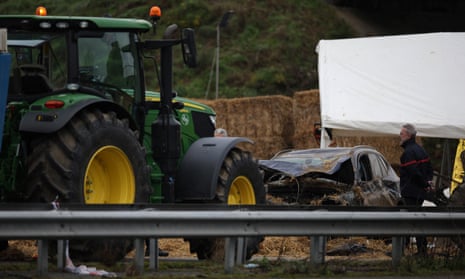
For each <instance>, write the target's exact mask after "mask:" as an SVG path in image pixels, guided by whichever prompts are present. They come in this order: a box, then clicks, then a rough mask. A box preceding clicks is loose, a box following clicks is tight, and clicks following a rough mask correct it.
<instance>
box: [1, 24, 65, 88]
mask: <svg viewBox="0 0 465 279" xmlns="http://www.w3.org/2000/svg"><path fill="white" fill-rule="evenodd" d="M8 50H9V52H10V53H11V56H12V67H11V72H10V82H9V88H8V93H9V94H10V95H15V94H24V95H33V94H44V93H49V92H52V91H53V90H56V89H59V88H63V87H64V86H65V84H66V77H67V67H66V61H67V51H66V43H65V37H64V36H63V35H60V34H48V33H34V34H28V35H27V36H26V35H24V34H21V33H14V32H10V33H9V34H8Z"/></svg>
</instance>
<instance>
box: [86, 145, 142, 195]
mask: <svg viewBox="0 0 465 279" xmlns="http://www.w3.org/2000/svg"><path fill="white" fill-rule="evenodd" d="M135 181H136V180H135V177H134V171H133V169H132V166H131V162H130V161H129V159H128V157H127V156H126V154H124V152H123V151H122V150H121V149H119V148H118V147H116V146H104V147H102V148H100V149H99V150H97V152H95V154H94V155H93V156H92V158H91V159H90V160H89V164H88V165H87V169H86V176H85V181H84V200H85V203H86V204H131V203H134V199H135V192H136V182H135Z"/></svg>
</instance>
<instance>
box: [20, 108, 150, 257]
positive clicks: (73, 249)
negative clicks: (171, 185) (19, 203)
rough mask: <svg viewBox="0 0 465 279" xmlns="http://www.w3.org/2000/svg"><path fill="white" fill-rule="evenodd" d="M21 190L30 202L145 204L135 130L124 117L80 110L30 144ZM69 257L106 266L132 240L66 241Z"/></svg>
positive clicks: (145, 181) (145, 176) (144, 172)
mask: <svg viewBox="0 0 465 279" xmlns="http://www.w3.org/2000/svg"><path fill="white" fill-rule="evenodd" d="M29 148H30V149H32V151H31V154H30V156H28V160H27V166H28V179H27V181H28V182H27V183H28V184H27V191H28V196H29V198H28V199H29V200H30V201H33V202H52V201H54V200H55V199H56V198H58V200H59V201H60V202H61V203H63V204H66V203H67V204H70V205H72V204H77V205H84V204H134V203H142V202H147V201H148V197H149V194H150V185H149V167H148V166H147V164H146V158H145V149H144V148H143V146H142V145H141V144H140V143H139V141H138V137H137V132H136V131H133V130H132V129H131V128H130V127H129V124H128V121H127V120H125V119H120V118H118V117H117V116H116V114H115V113H113V112H102V111H100V110H98V109H93V110H87V111H83V112H81V113H80V114H78V115H77V116H75V117H74V118H73V119H72V120H71V121H70V122H69V123H68V124H67V126H66V127H65V128H63V129H61V130H60V131H58V132H57V133H55V134H53V135H48V136H46V137H43V138H41V139H40V140H39V139H35V140H34V141H33V142H30V147H29ZM69 249H70V250H69V252H70V256H71V258H72V259H77V260H85V261H100V262H103V263H105V264H108V265H111V264H113V263H115V262H116V261H118V260H120V259H122V258H124V256H125V255H126V254H127V253H128V252H129V251H131V250H132V249H133V241H132V240H120V239H117V240H88V241H82V240H72V241H70V242H69Z"/></svg>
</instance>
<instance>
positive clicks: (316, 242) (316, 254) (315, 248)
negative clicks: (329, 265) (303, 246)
mask: <svg viewBox="0 0 465 279" xmlns="http://www.w3.org/2000/svg"><path fill="white" fill-rule="evenodd" d="M325 254H326V236H312V237H311V238H310V262H311V263H312V264H315V265H319V264H323V263H324V262H325Z"/></svg>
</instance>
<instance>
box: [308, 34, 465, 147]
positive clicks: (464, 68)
mask: <svg viewBox="0 0 465 279" xmlns="http://www.w3.org/2000/svg"><path fill="white" fill-rule="evenodd" d="M316 51H317V53H318V59H319V60H318V68H319V69H318V71H319V83H320V86H319V87H320V105H321V124H322V127H324V128H332V130H333V134H335V135H364V136H370V135H386V134H388V135H398V134H399V131H400V127H401V125H402V124H404V123H407V122H408V123H412V124H414V125H415V126H416V127H417V130H418V135H419V136H423V137H435V138H465V33H429V34H414V35H399V36H383V37H366V38H355V39H339V40H321V41H320V42H319V44H318V46H317V50H316Z"/></svg>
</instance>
